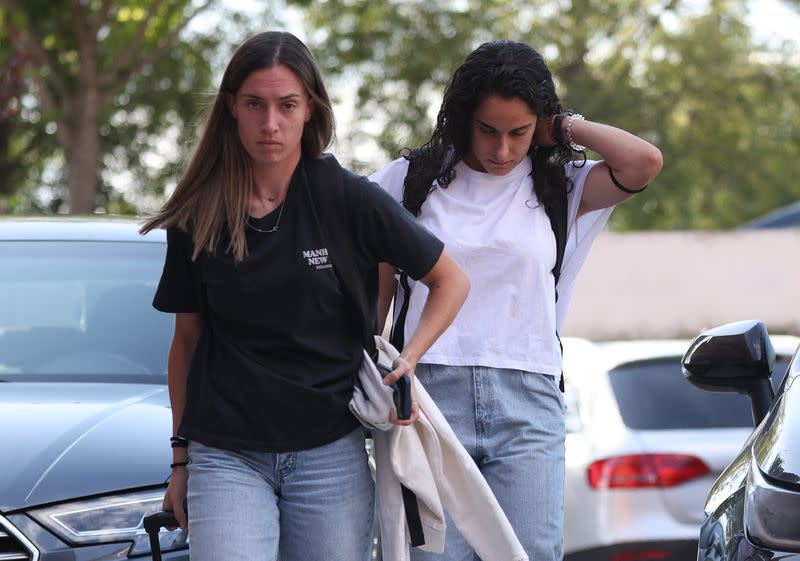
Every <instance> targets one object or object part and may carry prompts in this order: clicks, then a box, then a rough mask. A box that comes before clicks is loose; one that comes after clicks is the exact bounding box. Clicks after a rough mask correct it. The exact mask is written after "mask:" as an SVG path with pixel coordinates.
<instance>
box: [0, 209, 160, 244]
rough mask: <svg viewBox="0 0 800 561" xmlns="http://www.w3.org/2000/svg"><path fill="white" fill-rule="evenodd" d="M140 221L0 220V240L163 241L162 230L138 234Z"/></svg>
mask: <svg viewBox="0 0 800 561" xmlns="http://www.w3.org/2000/svg"><path fill="white" fill-rule="evenodd" d="M142 222H143V219H136V218H131V217H114V216H97V217H95V216H78V217H73V216H53V217H38V216H37V217H18V216H13V217H2V218H0V240H6V241H10V240H60V241H119V242H142V241H145V242H155V243H163V242H164V240H165V239H166V236H165V232H164V231H163V230H153V231H151V232H150V233H148V234H147V235H146V236H142V235H140V234H139V231H138V230H139V228H140V227H141V225H142Z"/></svg>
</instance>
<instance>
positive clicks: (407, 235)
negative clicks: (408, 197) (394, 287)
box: [356, 179, 444, 280]
mask: <svg viewBox="0 0 800 561" xmlns="http://www.w3.org/2000/svg"><path fill="white" fill-rule="evenodd" d="M359 195H360V197H359V198H360V201H359V203H360V204H359V205H358V218H357V224H358V226H357V228H356V232H357V236H358V238H359V240H358V242H359V243H360V244H361V246H362V247H364V248H365V249H366V251H367V252H369V253H370V255H371V257H372V258H373V259H374V260H375V261H385V262H387V263H391V264H392V265H394V266H395V267H398V268H399V269H402V270H403V271H405V272H406V273H408V276H410V277H411V278H412V279H414V280H419V279H421V278H422V277H424V276H425V275H426V274H428V272H429V271H430V270H431V269H432V268H433V266H434V265H435V264H436V262H437V261H438V260H439V257H440V256H441V254H442V251H443V250H444V243H442V241H441V240H439V238H437V237H436V236H434V235H433V234H432V233H431V232H430V231H429V230H428V229H427V228H425V227H424V226H422V225H421V224H419V223H418V222H417V221H416V219H415V218H414V216H413V215H412V214H411V213H410V212H408V211H407V210H406V209H405V208H403V206H402V205H401V204H400V203H398V202H397V201H395V200H394V199H393V198H392V197H391V196H390V195H389V194H388V193H386V192H385V191H384V190H383V189H381V188H380V187H379V186H378V185H377V184H376V183H372V182H370V181H368V180H366V179H364V180H363V182H362V184H361V185H360V189H359Z"/></svg>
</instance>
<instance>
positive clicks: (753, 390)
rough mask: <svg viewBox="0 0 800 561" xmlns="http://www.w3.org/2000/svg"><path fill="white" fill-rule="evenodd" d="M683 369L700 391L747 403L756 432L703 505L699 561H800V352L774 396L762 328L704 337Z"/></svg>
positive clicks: (731, 328)
mask: <svg viewBox="0 0 800 561" xmlns="http://www.w3.org/2000/svg"><path fill="white" fill-rule="evenodd" d="M682 363H683V370H684V374H685V375H686V377H687V378H688V380H689V381H690V382H692V383H693V384H695V385H696V386H698V387H700V388H702V389H705V390H709V391H727V392H738V393H742V394H746V395H748V396H749V397H750V400H751V403H752V412H753V419H754V421H755V424H756V429H755V430H754V431H753V433H752V434H751V435H750V437H749V438H748V439H747V441H746V442H745V445H744V447H743V448H742V450H741V452H740V453H739V454H738V456H737V457H736V458H735V459H734V460H733V461H732V462H731V463H730V464H729V465H728V467H727V468H726V469H725V470H724V471H723V472H722V474H721V475H720V476H719V478H718V479H717V481H716V483H715V484H714V486H713V487H712V488H711V491H710V492H709V494H708V497H707V498H706V503H705V508H704V515H703V522H702V526H701V529H700V540H699V548H698V555H697V558H698V560H700V561H706V560H709V561H733V560H742V561H744V560H754V561H766V560H777V559H781V560H783V561H800V348H799V349H798V350H797V351H796V352H795V355H794V358H793V359H792V362H791V363H790V365H789V368H788V370H787V371H786V374H785V375H783V376H782V379H780V380H777V382H778V383H777V384H775V385H777V390H775V389H773V388H774V385H773V383H772V381H771V380H770V377H771V375H772V373H773V367H774V364H775V352H774V350H773V348H772V345H771V343H770V339H769V336H768V334H767V330H766V329H765V328H764V325H763V324H762V323H761V322H758V321H745V322H738V323H735V324H728V325H724V326H720V327H718V328H715V329H712V330H709V331H706V332H704V333H702V334H700V336H698V337H697V339H695V340H694V342H693V343H692V345H691V346H690V348H689V350H688V351H687V352H686V354H685V356H684V357H683V361H682Z"/></svg>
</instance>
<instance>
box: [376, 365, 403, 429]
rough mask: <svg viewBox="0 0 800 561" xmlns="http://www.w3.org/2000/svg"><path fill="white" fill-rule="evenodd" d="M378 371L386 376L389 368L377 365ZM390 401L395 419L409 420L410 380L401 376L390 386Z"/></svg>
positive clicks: (389, 370)
mask: <svg viewBox="0 0 800 561" xmlns="http://www.w3.org/2000/svg"><path fill="white" fill-rule="evenodd" d="M376 366H377V367H378V370H380V371H382V372H384V373H385V374H388V373H390V372H391V371H392V369H391V368H389V367H387V366H384V365H383V364H377V365H376ZM392 399H393V400H394V410H395V412H396V413H397V419H398V420H400V421H406V420H408V419H410V418H411V379H410V378H409V377H408V376H401V377H400V378H398V380H397V381H396V382H395V383H393V384H392Z"/></svg>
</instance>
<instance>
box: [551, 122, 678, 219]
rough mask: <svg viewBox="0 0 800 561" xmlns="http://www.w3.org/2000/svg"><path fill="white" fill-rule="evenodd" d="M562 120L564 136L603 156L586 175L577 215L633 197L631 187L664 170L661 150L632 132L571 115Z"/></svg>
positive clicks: (649, 179)
mask: <svg viewBox="0 0 800 561" xmlns="http://www.w3.org/2000/svg"><path fill="white" fill-rule="evenodd" d="M560 124H561V130H562V134H563V135H564V138H567V139H568V140H572V141H573V142H575V143H577V144H582V145H584V146H586V148H589V149H591V150H594V151H595V152H597V153H598V154H600V156H601V157H602V158H603V161H602V162H601V163H599V164H598V165H596V166H594V167H593V168H592V169H591V170H590V171H589V174H588V175H587V176H586V183H585V184H584V188H583V196H582V197H581V203H580V207H579V208H578V215H581V214H585V213H587V212H591V211H593V210H598V209H601V208H607V207H610V206H613V205H615V204H618V203H621V202H623V201H625V200H628V199H630V198H631V197H633V196H634V194H635V193H631V192H630V191H637V190H639V189H641V188H642V187H644V186H645V185H647V184H649V183H650V182H651V181H652V180H653V179H654V178H655V176H656V175H657V174H658V172H659V171H660V170H661V166H662V163H663V160H662V157H661V151H660V150H659V149H658V148H656V147H655V146H653V145H652V144H650V143H649V142H647V141H646V140H643V139H641V138H639V137H637V136H634V135H632V134H631V133H629V132H626V131H624V130H622V129H618V128H616V127H612V126H610V125H604V124H601V123H594V122H592V121H585V120H580V119H576V118H574V117H571V116H568V117H566V118H564V119H563V120H561V122H560ZM609 171H611V173H609ZM612 174H613V178H612ZM615 180H616V184H615Z"/></svg>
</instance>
